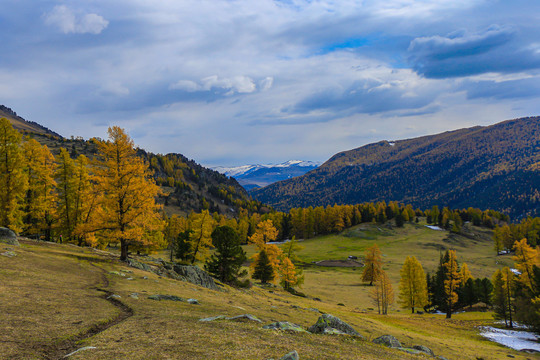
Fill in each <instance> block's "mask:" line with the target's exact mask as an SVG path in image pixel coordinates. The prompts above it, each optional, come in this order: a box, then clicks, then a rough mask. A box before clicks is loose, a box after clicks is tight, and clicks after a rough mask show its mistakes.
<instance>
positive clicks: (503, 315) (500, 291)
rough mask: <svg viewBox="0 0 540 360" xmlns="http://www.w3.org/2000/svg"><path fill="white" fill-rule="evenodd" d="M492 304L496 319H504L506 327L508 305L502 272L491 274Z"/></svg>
mask: <svg viewBox="0 0 540 360" xmlns="http://www.w3.org/2000/svg"><path fill="white" fill-rule="evenodd" d="M492 302H493V308H494V311H495V314H494V315H493V316H494V317H495V318H496V319H504V324H505V325H506V326H508V313H507V310H508V304H507V300H506V293H505V290H504V280H503V274H502V271H501V270H500V269H499V270H497V271H496V272H495V273H494V274H493V293H492Z"/></svg>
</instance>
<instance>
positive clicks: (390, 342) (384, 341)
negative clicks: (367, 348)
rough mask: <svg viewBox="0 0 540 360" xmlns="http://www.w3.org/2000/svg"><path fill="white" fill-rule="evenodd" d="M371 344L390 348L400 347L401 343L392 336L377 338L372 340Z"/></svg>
mask: <svg viewBox="0 0 540 360" xmlns="http://www.w3.org/2000/svg"><path fill="white" fill-rule="evenodd" d="M373 343H375V344H380V345H384V346H388V347H391V348H400V347H401V343H400V342H399V340H398V339H396V338H395V337H393V336H392V335H383V336H379V337H378V338H376V339H375V340H373Z"/></svg>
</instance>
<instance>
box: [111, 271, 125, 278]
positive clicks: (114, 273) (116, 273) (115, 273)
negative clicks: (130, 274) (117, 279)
mask: <svg viewBox="0 0 540 360" xmlns="http://www.w3.org/2000/svg"><path fill="white" fill-rule="evenodd" d="M109 274H112V275H117V276H124V277H125V276H126V274H124V273H121V272H118V271H109Z"/></svg>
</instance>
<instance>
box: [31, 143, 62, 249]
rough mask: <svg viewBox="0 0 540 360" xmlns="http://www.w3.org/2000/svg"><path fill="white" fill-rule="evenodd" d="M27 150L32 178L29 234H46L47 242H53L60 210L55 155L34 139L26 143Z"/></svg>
mask: <svg viewBox="0 0 540 360" xmlns="http://www.w3.org/2000/svg"><path fill="white" fill-rule="evenodd" d="M23 151H24V157H25V160H26V173H27V178H28V188H27V191H26V197H25V209H24V210H25V221H24V222H25V227H26V233H28V234H38V235H39V234H42V233H43V232H44V233H45V234H44V235H45V239H46V240H47V241H50V240H51V232H52V225H53V223H54V219H55V209H56V193H55V187H56V182H55V181H54V169H55V164H54V156H53V155H52V154H51V152H50V151H49V148H48V147H47V146H46V145H43V146H42V145H41V144H40V143H38V142H37V141H36V140H34V139H27V140H26V141H25V142H24V144H23Z"/></svg>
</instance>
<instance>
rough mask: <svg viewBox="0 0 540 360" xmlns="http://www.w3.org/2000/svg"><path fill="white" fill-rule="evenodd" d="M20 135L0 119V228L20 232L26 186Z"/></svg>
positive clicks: (4, 119) (7, 121) (5, 121)
mask: <svg viewBox="0 0 540 360" xmlns="http://www.w3.org/2000/svg"><path fill="white" fill-rule="evenodd" d="M24 167H25V162H24V157H23V153H22V149H21V134H19V132H18V131H17V130H15V129H13V126H11V123H10V122H9V120H8V119H6V118H1V119H0V226H2V227H7V228H9V229H11V230H14V231H20V230H22V225H23V209H22V207H23V204H24V195H25V191H26V186H27V178H26V174H25V172H24Z"/></svg>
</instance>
